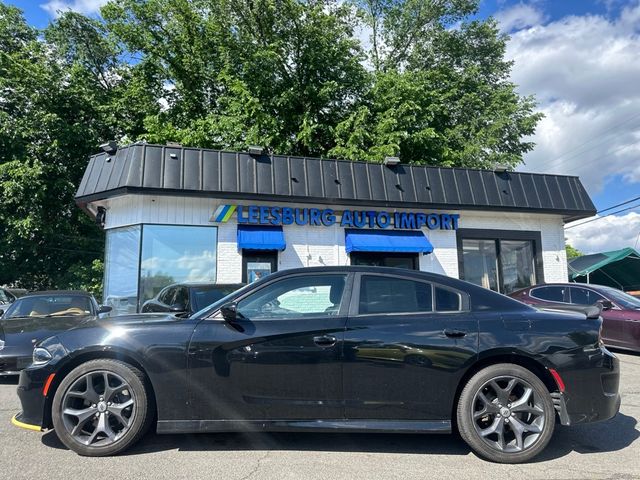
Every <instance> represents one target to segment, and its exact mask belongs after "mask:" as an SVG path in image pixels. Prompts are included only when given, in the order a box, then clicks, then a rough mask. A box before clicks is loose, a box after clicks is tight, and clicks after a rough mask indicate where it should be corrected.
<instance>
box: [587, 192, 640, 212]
mask: <svg viewBox="0 0 640 480" xmlns="http://www.w3.org/2000/svg"><path fill="white" fill-rule="evenodd" d="M636 200H640V195H639V196H637V197H635V198H632V199H631V200H627V201H625V202H622V203H618V204H617V205H613V206H611V207H608V208H604V209H602V210H598V212H596V213H602V212H606V211H607V210H613V209H614V208H616V207H621V206H622V205H626V204H627V203H631V202H635V201H636Z"/></svg>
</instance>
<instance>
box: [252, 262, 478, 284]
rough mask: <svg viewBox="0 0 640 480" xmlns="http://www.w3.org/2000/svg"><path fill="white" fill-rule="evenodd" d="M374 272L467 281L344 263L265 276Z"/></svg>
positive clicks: (445, 280) (426, 278) (450, 281)
mask: <svg viewBox="0 0 640 480" xmlns="http://www.w3.org/2000/svg"><path fill="white" fill-rule="evenodd" d="M354 272H362V273H372V274H376V273H377V274H387V275H399V276H403V277H415V278H422V279H424V280H430V281H432V282H438V283H441V284H444V285H450V286H455V285H460V284H461V283H467V282H464V281H463V280H460V279H458V278H454V277H449V276H447V275H441V274H439V273H433V272H425V271H422V270H410V269H407V268H397V267H373V266H368V265H342V266H331V267H303V268H291V269H287V270H280V271H278V272H275V273H272V274H271V275H268V276H267V277H264V278H274V277H279V276H284V275H296V274H313V273H354Z"/></svg>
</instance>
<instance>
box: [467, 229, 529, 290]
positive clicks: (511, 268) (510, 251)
mask: <svg viewBox="0 0 640 480" xmlns="http://www.w3.org/2000/svg"><path fill="white" fill-rule="evenodd" d="M462 272H463V275H464V279H465V280H466V281H468V282H471V283H475V284H476V285H480V286H482V287H485V288H489V289H491V290H495V291H497V292H501V293H506V294H509V293H511V292H513V291H515V290H518V289H520V288H525V287H529V286H531V285H535V284H536V269H535V248H534V241H533V240H505V239H475V238H463V239H462Z"/></svg>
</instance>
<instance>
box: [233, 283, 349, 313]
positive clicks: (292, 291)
mask: <svg viewBox="0 0 640 480" xmlns="http://www.w3.org/2000/svg"><path fill="white" fill-rule="evenodd" d="M345 279H346V276H345V275H314V276H299V277H293V278H287V279H285V280H280V281H277V282H274V283H272V284H270V285H268V286H266V287H264V288H261V289H260V290H258V291H257V292H256V293H254V294H251V295H249V296H248V297H246V298H244V299H242V300H241V301H240V302H238V307H237V310H238V312H239V313H240V314H241V315H242V316H244V317H245V318H248V319H250V320H254V319H258V320H261V319H278V318H282V319H286V318H296V317H313V316H318V315H337V314H338V311H339V310H340V303H341V301H342V295H343V292H344V284H345Z"/></svg>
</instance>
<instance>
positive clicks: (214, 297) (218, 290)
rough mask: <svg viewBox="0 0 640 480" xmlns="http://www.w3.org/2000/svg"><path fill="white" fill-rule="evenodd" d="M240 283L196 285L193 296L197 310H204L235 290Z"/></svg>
mask: <svg viewBox="0 0 640 480" xmlns="http://www.w3.org/2000/svg"><path fill="white" fill-rule="evenodd" d="M238 288H240V286H239V285H212V286H207V287H195V288H194V289H193V298H194V300H195V306H196V310H202V309H203V308H205V307H208V306H209V305H211V304H212V303H215V302H217V301H218V300H220V299H222V298H224V297H226V296H227V295H229V294H230V293H233V292H235V291H236V290H237V289H238Z"/></svg>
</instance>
